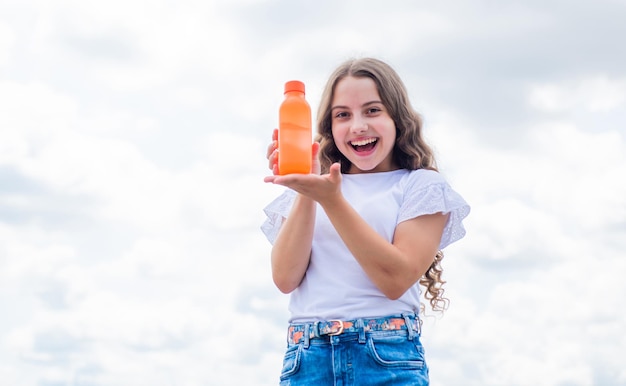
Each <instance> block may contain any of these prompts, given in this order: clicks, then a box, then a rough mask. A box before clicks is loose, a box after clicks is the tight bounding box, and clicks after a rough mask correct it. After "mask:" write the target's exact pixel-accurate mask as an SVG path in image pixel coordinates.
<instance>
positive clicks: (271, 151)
mask: <svg viewBox="0 0 626 386" xmlns="http://www.w3.org/2000/svg"><path fill="white" fill-rule="evenodd" d="M265 158H267V160H268V161H269V168H270V170H272V171H273V172H274V174H278V166H277V165H278V129H274V131H273V132H272V142H271V143H270V144H269V145H268V146H267V152H266V154H265Z"/></svg>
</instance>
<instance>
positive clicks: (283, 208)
mask: <svg viewBox="0 0 626 386" xmlns="http://www.w3.org/2000/svg"><path fill="white" fill-rule="evenodd" d="M295 197H296V192H295V191H293V190H291V189H287V190H285V191H284V192H283V193H282V194H281V195H280V196H278V197H276V199H274V201H272V202H270V203H269V205H267V206H266V207H265V208H264V209H263V211H264V212H265V215H266V216H267V218H266V219H265V222H263V224H262V225H261V230H262V231H263V233H264V234H265V237H267V239H268V240H269V242H270V243H272V244H274V240H276V237H277V236H278V231H279V230H280V226H281V225H282V223H283V221H284V220H285V218H287V215H288V214H289V211H290V210H291V207H292V206H293V201H294V199H295Z"/></svg>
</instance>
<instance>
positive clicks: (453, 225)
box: [398, 170, 470, 249]
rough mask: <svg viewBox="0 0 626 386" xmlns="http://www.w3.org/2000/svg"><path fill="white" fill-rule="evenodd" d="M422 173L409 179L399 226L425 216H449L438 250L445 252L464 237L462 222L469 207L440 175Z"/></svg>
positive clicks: (429, 172)
mask: <svg viewBox="0 0 626 386" xmlns="http://www.w3.org/2000/svg"><path fill="white" fill-rule="evenodd" d="M422 171H423V172H425V173H411V174H410V175H409V181H408V182H407V186H406V188H405V189H406V190H405V195H404V200H403V202H402V205H401V207H400V212H399V214H398V223H400V222H402V221H406V220H409V219H412V218H415V217H418V216H421V215H425V214H433V213H438V212H442V213H444V214H446V213H449V214H450V217H449V218H448V222H447V223H446V226H445V227H444V230H443V235H442V236H441V242H440V243H439V249H444V248H445V247H447V246H448V245H450V244H452V243H453V242H455V241H458V240H460V239H461V238H463V236H465V228H464V227H463V223H462V221H463V219H464V218H465V217H467V215H468V214H469V212H470V206H469V205H468V204H467V202H465V200H464V199H463V197H461V195H460V194H458V193H457V192H455V191H454V190H452V188H451V187H450V185H449V184H448V183H447V182H446V181H445V179H444V178H443V177H442V176H441V175H440V174H439V173H437V172H434V171H424V170H422ZM416 172H418V171H416Z"/></svg>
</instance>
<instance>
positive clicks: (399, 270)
mask: <svg viewBox="0 0 626 386" xmlns="http://www.w3.org/2000/svg"><path fill="white" fill-rule="evenodd" d="M322 207H323V208H324V210H325V212H326V213H327V215H328V217H329V219H330V221H331V222H332V224H333V226H334V227H335V229H336V230H337V232H338V233H339V235H340V237H341V238H342V240H343V242H344V243H345V245H346V246H347V248H348V249H349V250H350V252H351V253H352V255H353V256H354V258H355V259H356V260H357V261H358V262H359V264H360V265H361V267H362V268H363V270H364V271H365V272H366V274H367V275H368V276H369V278H370V279H371V280H372V282H373V283H374V284H375V285H376V286H377V287H378V288H379V289H380V290H381V292H383V293H384V294H385V296H387V297H388V298H390V299H397V298H399V297H400V296H402V294H404V292H406V290H407V289H408V288H410V287H411V286H412V285H414V284H415V282H417V280H419V278H420V277H421V276H422V275H423V274H424V272H426V270H427V269H428V267H429V266H430V264H431V262H432V260H433V258H434V256H435V253H436V251H434V252H431V251H429V248H424V249H423V250H414V249H413V250H412V251H411V253H409V252H407V251H406V250H403V249H401V248H398V246H396V245H394V243H392V242H389V241H388V240H386V239H385V238H383V237H382V236H381V235H380V234H378V232H376V231H375V230H374V229H373V228H372V227H371V226H370V225H369V224H367V222H366V221H365V220H364V219H363V218H362V217H361V216H360V215H359V214H358V213H357V212H356V211H355V210H354V208H352V206H351V205H350V204H349V203H348V202H347V201H346V200H345V199H344V198H343V197H342V196H340V197H338V198H336V199H333V200H332V201H328V202H325V203H324V204H322ZM406 249H409V248H406ZM420 249H422V248H420ZM431 249H432V248H431Z"/></svg>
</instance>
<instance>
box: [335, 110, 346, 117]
mask: <svg viewBox="0 0 626 386" xmlns="http://www.w3.org/2000/svg"><path fill="white" fill-rule="evenodd" d="M347 117H348V113H347V112H345V111H339V112H337V113H335V118H339V119H341V118H347Z"/></svg>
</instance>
